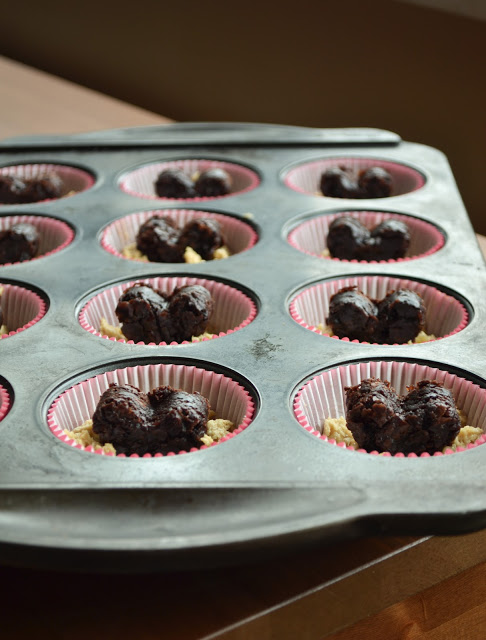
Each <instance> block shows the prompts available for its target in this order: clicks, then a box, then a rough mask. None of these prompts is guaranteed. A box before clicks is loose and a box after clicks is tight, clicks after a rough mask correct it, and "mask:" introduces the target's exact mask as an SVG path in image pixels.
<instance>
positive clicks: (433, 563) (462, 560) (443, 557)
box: [201, 531, 486, 640]
mask: <svg viewBox="0 0 486 640" xmlns="http://www.w3.org/2000/svg"><path fill="white" fill-rule="evenodd" d="M353 544H359V540H357V541H356V542H354V543H349V545H350V547H352V545H353ZM351 551H352V549H350V552H351ZM485 560H486V531H480V532H477V533H473V534H468V535H465V536H464V535H461V536H451V537H443V536H439V537H430V538H422V539H419V540H417V541H415V542H412V543H409V544H408V545H407V546H406V547H402V548H400V549H397V550H396V551H393V552H391V553H390V554H388V555H386V556H385V557H382V558H378V559H376V560H374V561H372V562H369V563H368V564H365V565H364V566H361V567H358V568H357V569H356V570H353V571H350V572H348V573H347V574H344V575H343V576H341V577H339V578H336V579H334V580H331V581H330V582H328V583H325V584H322V585H321V586H319V587H317V588H314V589H312V590H310V591H309V592H307V593H303V594H301V595H299V596H297V597H295V598H292V599H290V600H288V601H287V602H284V603H282V604H280V605H278V606H275V607H272V608H270V609H268V610H266V611H262V612H261V613H260V614H258V615H255V616H252V617H249V618H246V619H244V620H241V621H239V622H238V623H236V624H234V625H231V626H230V627H227V628H226V629H222V630H220V631H219V632H217V633H214V634H210V635H206V636H204V638H203V639H201V640H252V639H254V638H258V639H259V640H267V639H268V640H270V639H274V638H278V639H279V640H296V639H297V638H298V639H299V640H303V639H304V638H319V640H321V639H323V638H327V637H329V636H330V635H331V634H335V633H337V632H339V631H340V630H342V629H345V628H348V627H350V626H351V625H353V624H354V623H356V622H358V621H360V620H362V619H364V618H367V617H369V616H371V615H373V614H376V613H377V612H381V611H383V610H384V609H387V608H388V607H390V606H392V605H394V604H396V603H398V602H400V601H402V600H404V599H406V598H408V597H409V596H413V595H416V594H418V593H420V592H422V591H424V590H425V589H428V588H430V587H433V586H435V585H437V584H439V583H441V582H443V581H444V580H447V579H448V578H451V577H453V576H455V575H457V574H459V573H462V572H464V571H467V570H468V569H470V568H472V567H475V566H476V565H478V564H480V563H483V562H484V561H485ZM416 569H421V571H416ZM340 638H341V636H340ZM345 638H346V640H347V636H346V634H344V635H343V636H342V640H344V639H345Z"/></svg>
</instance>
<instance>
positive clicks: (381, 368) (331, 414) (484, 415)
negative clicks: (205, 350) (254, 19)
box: [294, 361, 486, 458]
mask: <svg viewBox="0 0 486 640" xmlns="http://www.w3.org/2000/svg"><path fill="white" fill-rule="evenodd" d="M367 378H379V379H381V380H388V381H389V382H390V384H391V386H392V387H393V388H394V389H395V390H396V392H397V393H398V394H405V393H407V387H408V386H410V385H412V384H416V383H417V382H419V381H420V380H437V381H439V382H442V383H443V384H444V387H445V388H447V389H449V390H450V391H451V393H452V395H453V397H454V400H455V402H456V406H457V407H458V409H461V410H462V411H463V412H464V413H465V414H466V416H467V424H468V425H469V426H473V427H480V428H481V429H483V430H484V427H485V425H486V389H483V388H481V387H480V386H479V385H477V384H475V383H473V382H471V381H470V380H466V379H465V378H461V377H459V376H456V375H454V374H452V373H449V372H448V371H444V370H443V369H438V368H435V367H430V366H428V365H421V364H417V363H407V362H399V361H395V362H392V361H383V362H379V361H372V362H361V363H359V364H351V365H344V366H340V367H336V368H334V369H330V370H329V371H324V372H323V373H320V374H319V375H317V376H315V377H314V378H313V379H312V380H310V381H309V382H306V383H305V384H304V386H303V387H302V388H301V389H300V390H299V392H298V393H297V395H296V397H295V400H294V415H295V417H296V419H297V420H298V422H299V424H300V425H301V426H302V427H304V429H306V431H309V432H310V433H312V434H313V435H315V436H317V437H318V438H320V439H321V440H325V441H326V442H329V443H330V444H334V445H335V444H336V442H335V441H334V440H330V439H328V438H327V436H325V435H323V425H324V420H325V419H326V418H339V417H341V416H343V417H345V416H346V411H345V395H344V388H345V387H350V386H355V385H357V384H360V382H361V381H362V380H366V379H367ZM484 442H486V435H485V434H483V435H481V436H480V437H479V438H478V440H476V442H474V443H471V444H468V445H467V449H473V448H475V447H477V446H479V445H481V444H484ZM337 446H339V447H341V448H344V449H349V450H350V451H355V449H353V447H347V446H346V445H345V444H344V443H338V444H337ZM464 450H465V449H464V448H463V447H458V448H457V449H456V452H460V451H464ZM357 451H358V452H361V453H367V452H366V451H365V450H364V449H358V450H357ZM369 453H370V454H372V455H382V456H387V457H394V458H403V457H408V458H416V457H418V456H417V455H416V454H414V453H410V454H409V455H408V456H404V454H403V453H397V454H396V455H394V456H391V454H389V453H382V454H378V452H377V451H371V452H369ZM452 453H454V451H453V450H452V449H450V448H449V449H446V450H445V452H444V453H442V452H436V453H434V457H437V456H442V455H449V454H452ZM420 457H421V458H429V457H430V454H428V453H423V454H421V455H420Z"/></svg>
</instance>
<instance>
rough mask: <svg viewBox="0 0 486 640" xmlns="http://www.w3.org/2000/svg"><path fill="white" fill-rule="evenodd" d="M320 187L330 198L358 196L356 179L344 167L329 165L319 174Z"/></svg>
mask: <svg viewBox="0 0 486 640" xmlns="http://www.w3.org/2000/svg"><path fill="white" fill-rule="evenodd" d="M319 186H320V189H321V192H322V194H323V195H325V196H328V197H330V198H359V197H360V194H359V190H358V185H357V184H356V180H354V179H353V176H352V175H351V173H350V172H349V170H347V169H346V168H345V167H330V168H329V169H326V171H324V173H323V174H322V175H321V180H320V184H319Z"/></svg>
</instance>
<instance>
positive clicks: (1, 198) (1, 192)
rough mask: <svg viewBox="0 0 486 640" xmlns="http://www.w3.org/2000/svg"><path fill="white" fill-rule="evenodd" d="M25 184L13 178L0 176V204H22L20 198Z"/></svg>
mask: <svg viewBox="0 0 486 640" xmlns="http://www.w3.org/2000/svg"><path fill="white" fill-rule="evenodd" d="M24 189H25V182H24V181H23V180H21V179H20V178H16V177H15V176H3V175H0V203H2V204H17V203H19V202H22V200H21V196H22V192H23V191H24Z"/></svg>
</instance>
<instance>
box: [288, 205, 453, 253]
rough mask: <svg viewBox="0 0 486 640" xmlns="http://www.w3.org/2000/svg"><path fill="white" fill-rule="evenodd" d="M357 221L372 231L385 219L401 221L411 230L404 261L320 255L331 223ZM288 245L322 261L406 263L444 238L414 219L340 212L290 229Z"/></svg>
mask: <svg viewBox="0 0 486 640" xmlns="http://www.w3.org/2000/svg"><path fill="white" fill-rule="evenodd" d="M345 216H348V217H352V218H357V219H358V220H359V221H360V222H361V223H362V224H363V225H364V226H365V227H367V228H368V229H373V228H374V227H376V226H377V225H379V224H381V223H382V222H383V221H384V220H389V219H390V218H392V219H393V220H400V221H401V222H404V223H405V224H406V225H407V226H408V228H409V231H410V246H409V247H408V250H407V253H406V255H405V257H404V258H397V259H396V260H340V259H339V258H331V257H330V256H323V255H321V253H322V252H323V251H325V250H326V249H327V235H328V232H329V227H330V225H331V223H332V222H333V221H334V220H336V219H337V218H342V217H345ZM287 240H288V242H289V244H290V245H291V246H292V247H294V249H297V250H298V251H302V253H307V254H308V255H311V256H315V257H317V258H321V259H323V260H337V261H340V262H353V263H354V262H355V263H361V264H376V263H391V262H406V261H408V260H416V259H417V258H424V257H426V256H429V255H431V254H433V253H435V252H436V251H439V249H441V248H442V247H443V246H444V243H445V239H444V236H443V235H442V233H441V232H440V231H439V230H438V229H437V228H436V227H435V226H434V225H432V224H430V223H428V222H425V221H424V220H420V219H419V218H414V217H413V216H407V215H400V214H397V213H390V212H386V211H340V212H339V213H333V214H329V215H321V216H316V217H314V218H311V219H310V220H306V221H305V222H302V223H301V224H299V225H298V226H297V227H295V229H293V230H292V231H291V232H290V233H289V235H288V238H287Z"/></svg>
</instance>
